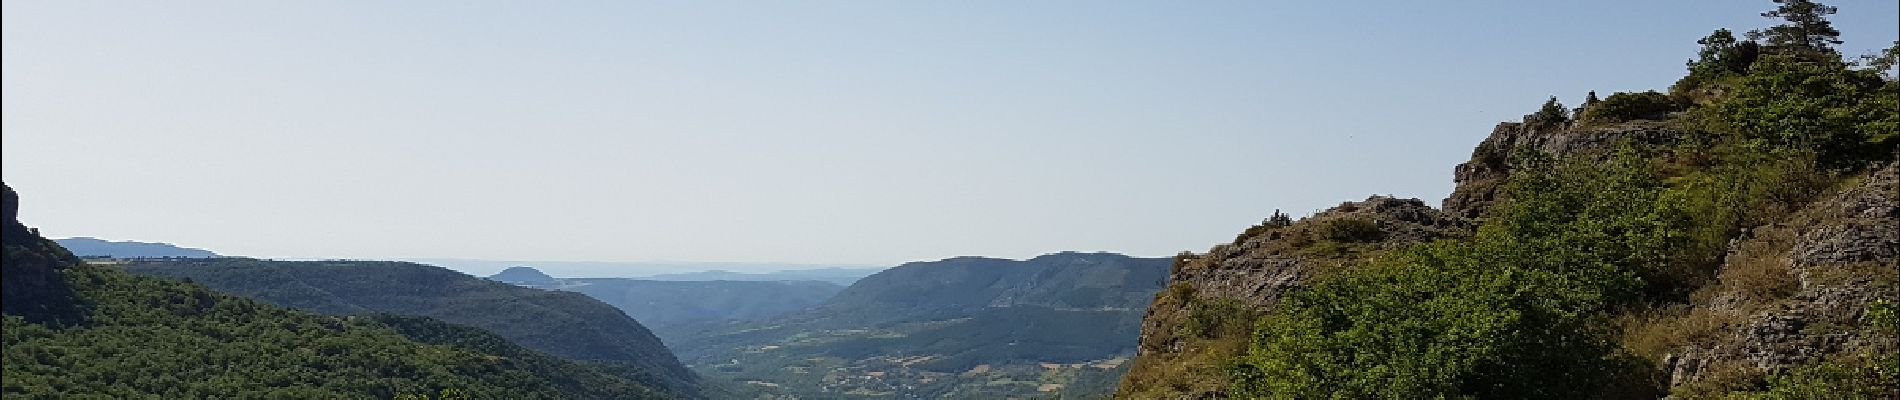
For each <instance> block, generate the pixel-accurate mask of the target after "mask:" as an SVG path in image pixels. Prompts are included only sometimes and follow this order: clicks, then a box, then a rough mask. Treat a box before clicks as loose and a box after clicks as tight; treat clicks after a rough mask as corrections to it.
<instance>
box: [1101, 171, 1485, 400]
mask: <svg viewBox="0 0 1900 400" xmlns="http://www.w3.org/2000/svg"><path fill="white" fill-rule="evenodd" d="M1469 234H1470V227H1469V224H1468V222H1467V221H1465V220H1464V219H1463V218H1460V217H1457V216H1454V215H1449V214H1446V213H1442V212H1439V211H1438V210H1435V209H1432V208H1431V207H1430V206H1426V205H1425V203H1424V202H1422V201H1419V200H1417V199H1394V198H1389V197H1372V198H1368V199H1366V200H1365V201H1361V202H1348V203H1344V204H1341V205H1339V206H1337V207H1333V208H1331V209H1328V210H1326V211H1323V212H1320V213H1318V214H1315V215H1313V216H1311V217H1307V218H1303V219H1300V220H1299V221H1291V220H1288V219H1281V220H1278V221H1275V220H1269V221H1267V222H1264V223H1262V224H1261V225H1258V226H1255V227H1253V228H1251V229H1248V230H1247V231H1246V232H1243V233H1242V234H1241V235H1240V236H1239V237H1237V238H1235V240H1234V242H1233V243H1227V244H1221V245H1216V246H1214V248H1213V249H1210V250H1208V251H1207V253H1205V254H1200V255H1195V254H1183V255H1181V256H1179V257H1176V259H1175V261H1174V266H1173V268H1172V269H1171V274H1170V277H1169V284H1168V288H1167V290H1165V291H1163V292H1161V293H1160V294H1159V295H1158V296H1156V298H1155V300H1154V304H1152V305H1150V306H1149V307H1148V311H1147V314H1146V317H1145V318H1144V319H1143V321H1142V327H1141V339H1140V344H1141V346H1140V351H1139V355H1138V357H1137V358H1136V359H1135V361H1134V363H1133V366H1132V367H1131V369H1130V371H1129V373H1128V375H1127V377H1126V379H1124V380H1123V381H1122V384H1121V386H1120V387H1119V388H1118V389H1117V390H1118V395H1119V396H1121V397H1130V398H1208V397H1222V396H1225V393H1226V390H1227V387H1228V386H1229V385H1230V384H1231V382H1229V381H1228V379H1227V373H1226V371H1224V370H1222V368H1223V367H1224V366H1225V364H1226V363H1228V362H1229V360H1231V359H1234V358H1237V357H1239V356H1240V355H1241V353H1242V352H1243V350H1244V349H1245V345H1246V343H1247V341H1248V340H1250V338H1251V336H1252V335H1253V329H1254V326H1253V320H1254V319H1255V318H1257V317H1258V316H1260V315H1262V314H1263V313H1264V312H1265V310H1266V309H1267V308H1269V307H1272V306H1273V305H1274V304H1275V303H1277V302H1278V301H1279V300H1280V298H1281V296H1283V295H1285V294H1287V293H1289V292H1291V291H1294V290H1298V289H1299V288H1302V287H1304V286H1305V285H1307V284H1308V280H1310V279H1311V278H1312V277H1313V276H1314V275H1315V274H1319V273H1322V272H1324V271H1327V270H1337V269H1341V268H1346V267H1348V266H1349V264H1351V263H1355V262H1359V261H1360V260H1361V259H1362V258H1364V257H1365V256H1366V255H1367V254H1369V253H1372V252H1376V251H1380V250H1385V249H1391V248H1396V247H1400V246H1404V245H1409V244H1416V243H1423V242H1427V241H1431V240H1434V239H1439V238H1454V237H1461V236H1466V235H1469Z"/></svg>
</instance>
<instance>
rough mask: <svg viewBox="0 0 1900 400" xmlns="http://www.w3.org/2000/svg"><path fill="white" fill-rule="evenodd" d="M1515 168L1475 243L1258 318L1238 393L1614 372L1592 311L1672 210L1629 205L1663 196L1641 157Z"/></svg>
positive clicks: (1600, 377) (1572, 377) (1505, 384)
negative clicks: (1504, 201) (1500, 204)
mask: <svg viewBox="0 0 1900 400" xmlns="http://www.w3.org/2000/svg"><path fill="white" fill-rule="evenodd" d="M1521 168H1523V169H1524V170H1525V171H1526V172H1524V175H1523V176H1525V178H1524V179H1521V180H1517V181H1515V182H1513V184H1512V185H1513V186H1512V187H1511V188H1510V191H1511V192H1512V195H1513V196H1514V197H1513V199H1514V200H1513V201H1512V202H1511V203H1509V205H1507V206H1505V208H1503V209H1501V210H1498V211H1495V212H1494V216H1493V217H1492V220H1491V222H1490V223H1488V224H1486V225H1485V226H1484V227H1483V228H1482V229H1481V230H1480V232H1479V234H1478V236H1477V237H1475V238H1473V239H1472V240H1469V241H1447V242H1441V243H1437V244H1432V245H1425V246H1418V247H1415V248H1411V249H1408V250H1406V251H1402V252H1398V253H1395V254H1389V255H1387V256H1386V257H1384V258H1381V259H1379V260H1377V261H1376V262H1375V263H1374V265H1372V266H1368V267H1366V268H1362V269H1359V270H1355V271H1352V272H1348V273H1344V274H1342V275H1339V276H1336V277H1333V278H1332V279H1328V280H1325V281H1322V282H1321V283H1319V284H1318V285H1316V286H1314V287H1313V288H1312V289H1309V290H1305V291H1301V292H1298V293H1296V294H1295V295H1293V296H1292V297H1291V298H1290V299H1289V300H1288V301H1287V302H1286V303H1283V304H1282V306H1281V307H1280V308H1279V309H1278V311H1276V312H1275V313H1273V314H1272V315H1270V316H1268V317H1267V318H1265V319H1262V320H1261V322H1260V325H1259V329H1258V331H1257V338H1256V340H1255V343H1254V345H1253V350H1252V352H1251V353H1250V354H1249V355H1248V356H1247V357H1246V358H1245V359H1244V360H1243V361H1242V362H1241V363H1240V364H1239V366H1237V367H1236V369H1235V373H1236V375H1237V376H1236V379H1235V381H1236V382H1237V384H1238V385H1239V387H1237V388H1235V391H1236V392H1237V394H1240V395H1243V396H1249V397H1262V398H1411V397H1433V396H1448V397H1457V396H1476V397H1478V398H1553V397H1554V398H1562V397H1582V396H1583V395H1584V394H1587V393H1591V392H1592V391H1594V390H1598V389H1599V388H1601V387H1603V386H1605V385H1606V384H1610V383H1613V382H1614V378H1616V377H1617V376H1618V375H1619V374H1622V373H1623V371H1626V370H1628V369H1629V368H1628V367H1627V366H1626V362H1624V361H1623V360H1621V359H1619V358H1617V357H1612V355H1613V354H1611V353H1612V350H1613V348H1614V342H1613V340H1612V337H1611V336H1610V335H1611V332H1610V331H1608V330H1607V329H1608V325H1607V324H1606V323H1605V322H1606V321H1607V320H1606V319H1605V318H1606V315H1604V314H1602V311H1604V310H1606V309H1608V308H1610V307H1614V306H1616V305H1619V304H1623V303H1627V302H1630V301H1632V300H1634V299H1635V298H1636V296H1638V295H1639V294H1640V293H1642V291H1643V290H1642V289H1643V288H1644V287H1643V282H1645V280H1644V277H1645V276H1650V275H1655V274H1656V273H1657V271H1659V270H1661V268H1660V267H1659V266H1658V265H1659V264H1660V261H1661V260H1662V254H1664V252H1665V251H1666V249H1668V248H1669V247H1670V246H1671V245H1672V238H1673V237H1675V236H1677V234H1676V232H1675V230H1674V227H1673V225H1672V224H1671V221H1674V220H1676V219H1677V218H1675V217H1673V216H1672V215H1670V211H1669V210H1668V209H1666V208H1653V207H1631V205H1641V204H1655V203H1656V200H1657V199H1658V198H1659V197H1660V195H1661V182H1660V180H1659V179H1658V178H1657V177H1656V176H1654V175H1653V174H1649V173H1647V172H1646V171H1648V170H1649V169H1648V168H1646V165H1643V164H1642V163H1641V161H1640V160H1639V159H1637V158H1635V157H1624V158H1622V161H1621V162H1619V163H1616V164H1613V165H1608V166H1603V165H1597V164H1566V165H1562V166H1549V165H1526V166H1523V167H1521ZM1558 366H1562V367H1561V368H1559V367H1558Z"/></svg>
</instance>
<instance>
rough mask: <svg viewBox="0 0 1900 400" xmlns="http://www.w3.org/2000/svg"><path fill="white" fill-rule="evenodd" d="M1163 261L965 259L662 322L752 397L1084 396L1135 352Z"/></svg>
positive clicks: (1101, 387)
mask: <svg viewBox="0 0 1900 400" xmlns="http://www.w3.org/2000/svg"><path fill="white" fill-rule="evenodd" d="M1167 262H1168V261H1167V260H1166V259H1147V258H1132V257H1128V256H1123V255H1119V254H1107V253H1093V254H1084V253H1058V254H1050V255H1045V256H1041V257H1036V258H1033V259H1029V260H1021V261H1018V260H1005V259H994V258H982V257H960V258H953V259H948V260H942V261H934V262H918V263H910V264H905V265H902V266H898V267H895V268H891V269H888V270H885V271H883V272H879V273H878V274H876V275H872V276H870V277H866V278H864V279H862V280H859V281H858V282H857V283H855V284H853V285H851V286H850V287H848V288H846V289H845V290H844V291H842V292H840V293H839V294H838V295H837V296H835V297H833V298H832V299H831V300H829V301H826V302H825V303H824V304H822V305H820V306H818V307H817V308H814V309H812V310H809V311H804V312H798V313H793V314H788V315H785V316H782V317H778V318H771V319H766V320H760V321H749V322H736V323H735V322H725V323H703V324H696V325H684V326H680V327H677V328H670V329H665V330H662V331H661V334H662V335H663V337H665V338H667V340H670V341H672V342H673V343H674V348H675V349H677V351H678V352H679V354H680V355H681V359H682V360H684V361H686V362H687V363H688V364H691V365H693V367H694V368H695V369H697V370H699V371H700V372H701V373H702V374H705V375H707V376H708V377H709V378H712V379H725V380H728V381H731V382H737V383H739V384H741V385H743V386H744V387H746V388H749V389H751V390H752V392H751V394H754V395H792V396H799V397H802V398H887V397H903V398H936V397H944V398H1003V397H1012V396H1016V397H1021V396H1037V395H1041V396H1068V397H1076V396H1087V395H1091V394H1105V393H1106V392H1107V391H1109V390H1112V382H1113V381H1114V379H1115V378H1114V377H1115V376H1118V375H1119V374H1120V372H1121V371H1122V369H1121V368H1122V365H1123V362H1124V361H1126V360H1127V358H1129V357H1132V356H1133V351H1134V347H1135V338H1136V335H1137V334H1138V331H1139V326H1140V325H1139V324H1140V319H1141V315H1142V310H1143V309H1144V308H1145V307H1146V305H1147V301H1148V299H1149V298H1150V297H1151V296H1153V294H1154V292H1155V291H1156V290H1159V289H1160V287H1161V284H1162V278H1163V277H1164V276H1165V274H1166V273H1167V269H1166V265H1167Z"/></svg>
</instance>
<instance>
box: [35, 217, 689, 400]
mask: <svg viewBox="0 0 1900 400" xmlns="http://www.w3.org/2000/svg"><path fill="white" fill-rule="evenodd" d="M0 186H4V185H0ZM4 208H5V221H4V223H5V226H4V228H5V229H4V230H5V235H4V244H5V246H4V247H5V248H6V251H5V262H4V263H3V264H0V268H4V273H0V287H3V288H4V290H0V296H4V298H5V299H4V303H3V304H4V309H3V310H0V313H4V314H5V315H4V317H5V318H4V319H5V323H4V325H0V326H3V327H4V328H3V329H4V332H5V335H0V336H4V343H0V352H4V357H3V358H4V359H5V362H4V363H0V367H3V369H4V372H3V373H4V375H5V377H6V379H5V384H4V386H5V388H4V390H0V392H4V393H5V396H6V397H8V398H13V397H22V398H68V397H72V398H391V397H394V398H406V397H412V396H421V397H424V398H435V397H436V395H437V394H442V395H443V396H442V397H449V396H448V395H451V394H455V395H459V396H458V397H462V398H509V399H517V398H519V399H531V398H546V399H552V398H590V399H595V398H628V399H634V398H639V399H651V398H664V397H663V396H662V394H660V393H656V392H655V391H654V390H652V389H651V388H649V387H646V386H643V385H640V384H638V383H635V382H633V381H632V380H629V379H625V378H624V377H622V376H619V374H617V373H616V374H609V373H607V372H605V371H603V370H601V369H598V368H595V367H592V366H586V365H582V364H580V363H576V362H572V361H568V360H563V359H560V358H556V357H552V356H549V355H546V354H542V353H540V352H537V351H533V350H528V349H525V348H522V347H521V346H518V345H516V344H514V343H511V342H509V341H507V340H502V339H500V338H498V337H496V336H495V335H494V334H491V333H489V332H484V331H481V330H478V329H474V328H469V327H465V326H459V325H453V324H448V323H444V322H442V321H438V320H435V319H430V318H421V317H397V316H391V315H368V316H363V317H354V316H352V317H337V316H325V315H318V314H314V313H309V312H303V311H297V310H291V309H289V308H285V307H279V306H274V305H270V304H266V303H264V302H260V301H256V300H251V299H245V298H240V297H236V296H232V295H227V294H221V293H216V292H213V291H211V290H209V289H206V288H205V287H203V286H200V285H197V284H193V283H189V282H178V281H174V280H169V279H159V278H151V277H141V276H135V275H132V274H127V273H125V272H123V271H120V270H118V269H117V268H114V267H110V266H101V265H85V264H82V263H81V262H80V259H79V258H78V257H75V256H73V255H72V254H71V253H70V252H68V251H67V250H66V249H64V248H61V247H60V246H59V245H58V244H57V243H54V242H53V241H51V240H47V239H45V238H43V237H40V235H39V233H38V232H37V231H35V230H33V229H30V228H27V227H26V226H24V225H22V224H20V222H19V219H18V215H19V213H18V211H19V199H18V197H17V194H16V193H14V191H13V189H12V188H11V187H7V188H5V207H4Z"/></svg>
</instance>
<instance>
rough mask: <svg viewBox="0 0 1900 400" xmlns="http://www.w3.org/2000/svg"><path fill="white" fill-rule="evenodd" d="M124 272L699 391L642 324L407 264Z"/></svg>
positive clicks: (573, 297)
mask: <svg viewBox="0 0 1900 400" xmlns="http://www.w3.org/2000/svg"><path fill="white" fill-rule="evenodd" d="M124 269H125V270H126V271H127V272H131V273H134V274H140V275H149V276H162V277H170V278H176V279H185V280H188V281H191V282H196V283H199V284H202V285H205V286H207V287H210V288H213V289H217V290H220V291H224V292H229V293H233V294H237V295H241V296H245V297H251V298H255V299H258V300H263V301H266V302H270V303H273V304H278V305H282V306H286V307H292V308H297V309H301V310H308V311H313V312H319V313H324V314H334V315H355V314H369V313H387V314H397V315H412V316H423V317H430V318H436V319H440V320H442V321H445V322H449V323H453V324H458V325H467V326H471V327H475V328H480V329H482V330H486V331H489V332H494V333H495V334H497V335H500V336H501V337H504V338H507V339H508V340H511V341H514V342H515V343H518V344H520V345H522V346H524V347H527V348H530V349H535V350H538V351H542V352H546V353H548V354H552V355H555V356H560V357H563V358H567V359H570V360H578V361H589V362H600V363H615V364H624V365H627V366H631V367H633V369H635V370H637V371H640V373H639V374H638V375H637V377H636V379H637V380H639V381H640V382H643V383H646V384H649V385H652V386H654V387H657V388H661V389H663V390H665V391H667V392H669V393H673V394H677V395H681V396H686V397H696V396H698V395H699V394H698V393H699V388H698V384H697V377H695V376H694V375H693V373H692V371H689V370H687V369H686V368H685V367H684V366H683V365H681V364H680V363H679V361H677V359H675V358H674V356H673V354H672V353H671V352H668V351H667V349H666V347H665V346H663V345H662V344H661V343H660V340H659V338H657V337H655V336H654V335H653V334H652V333H651V332H649V331H648V330H647V329H646V327H644V326H642V325H640V323H639V322H635V321H634V320H633V319H632V318H629V317H627V315H626V314H625V313H622V312H621V311H620V310H618V309H615V308H614V307H613V306H610V305H607V304H604V303H601V302H600V301H597V300H594V299H592V298H589V297H587V296H585V295H581V294H578V293H570V292H560V291H550V290H539V289H531V288H524V287H518V286H514V285H509V284H505V283H501V282H495V281H490V280H486V279H482V278H476V277H473V276H469V275H466V274H462V273H459V272H455V271H451V270H448V269H445V268H441V267H436V266H429V265H422V264H414V263H407V262H383V261H267V260H256V259H238V258H233V259H210V260H176V261H153V262H141V263H133V264H128V265H125V266H124Z"/></svg>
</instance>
